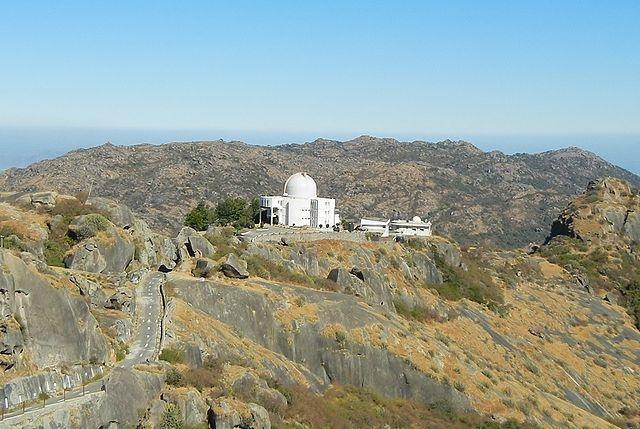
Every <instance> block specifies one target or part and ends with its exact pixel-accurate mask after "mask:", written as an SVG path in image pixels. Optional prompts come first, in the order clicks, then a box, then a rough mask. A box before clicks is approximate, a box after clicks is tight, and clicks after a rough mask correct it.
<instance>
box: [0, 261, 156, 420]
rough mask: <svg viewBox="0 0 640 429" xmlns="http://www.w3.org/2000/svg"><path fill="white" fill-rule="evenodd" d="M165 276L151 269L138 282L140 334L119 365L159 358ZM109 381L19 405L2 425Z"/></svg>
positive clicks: (95, 389)
mask: <svg viewBox="0 0 640 429" xmlns="http://www.w3.org/2000/svg"><path fill="white" fill-rule="evenodd" d="M165 279H166V277H165V274H163V273H159V272H150V273H148V274H146V275H145V276H144V277H143V278H142V279H141V280H140V282H139V283H138V285H137V287H136V299H135V315H136V323H135V326H136V334H135V336H134V337H133V341H132V342H131V343H130V346H129V353H128V354H127V355H126V356H125V358H124V359H123V360H122V361H121V362H120V363H119V364H118V366H123V367H126V368H131V367H133V366H134V365H137V364H140V363H146V362H153V361H155V360H157V358H158V354H159V353H160V347H161V341H162V318H163V317H164V304H163V297H162V286H163V284H164V282H165ZM107 378H108V375H107ZM106 383H107V380H105V379H101V380H98V381H94V382H92V383H88V384H86V385H85V386H84V389H82V388H78V389H74V390H68V391H66V392H65V393H64V394H63V393H56V394H55V395H51V397H50V398H49V399H47V401H46V404H44V407H43V402H42V401H39V402H36V403H31V404H30V405H28V406H25V408H24V412H23V410H22V408H20V407H18V409H17V410H15V411H12V412H10V413H6V414H3V415H2V417H3V418H2V420H0V428H3V427H5V426H8V425H10V426H11V427H20V423H19V421H20V419H23V418H26V417H30V416H31V415H32V414H35V413H36V412H42V411H43V408H45V409H46V408H49V407H53V408H59V407H60V406H61V403H63V402H65V403H68V404H72V403H75V402H79V401H81V400H82V399H83V398H86V396H87V395H90V394H100V393H102V389H103V386H104V385H105V384H106ZM24 427H27V426H24Z"/></svg>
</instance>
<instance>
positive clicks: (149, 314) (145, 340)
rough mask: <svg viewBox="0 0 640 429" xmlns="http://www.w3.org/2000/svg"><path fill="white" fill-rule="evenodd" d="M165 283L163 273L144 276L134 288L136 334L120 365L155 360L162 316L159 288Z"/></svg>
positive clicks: (129, 365)
mask: <svg viewBox="0 0 640 429" xmlns="http://www.w3.org/2000/svg"><path fill="white" fill-rule="evenodd" d="M164 281H165V275H164V274H163V273H157V272H153V273H149V274H147V275H145V276H144V277H143V278H142V280H141V281H140V284H138V287H137V288H136V324H137V327H138V329H137V333H136V335H135V337H134V340H133V342H132V343H131V344H130V346H129V353H128V354H127V356H126V357H125V358H124V360H123V361H122V362H121V365H123V366H126V367H132V366H133V365H136V364H139V363H144V362H146V361H147V360H148V361H149V362H152V361H154V360H156V359H157V357H158V353H159V350H158V349H159V346H160V335H161V332H160V325H161V320H162V316H163V311H162V296H161V295H160V286H161V285H162V284H163V283H164Z"/></svg>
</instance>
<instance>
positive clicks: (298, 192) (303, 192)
mask: <svg viewBox="0 0 640 429" xmlns="http://www.w3.org/2000/svg"><path fill="white" fill-rule="evenodd" d="M283 195H285V196H288V197H299V198H316V197H317V196H318V188H317V187H316V181H315V180H313V179H312V178H311V176H309V175H308V174H307V173H296V174H294V175H292V176H291V177H289V178H288V179H287V181H286V182H285V184H284V194H283Z"/></svg>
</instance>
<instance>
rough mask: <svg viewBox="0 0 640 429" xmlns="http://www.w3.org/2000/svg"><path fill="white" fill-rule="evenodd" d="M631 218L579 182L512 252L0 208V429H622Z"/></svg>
mask: <svg viewBox="0 0 640 429" xmlns="http://www.w3.org/2000/svg"><path fill="white" fill-rule="evenodd" d="M467 149H469V150H471V149H470V148H467ZM109 150H111V149H109ZM118 150H120V149H118ZM296 150H298V149H296ZM638 198H639V197H638V194H637V193H636V192H635V191H634V190H633V189H632V187H631V186H630V185H629V184H628V183H626V182H623V181H621V180H618V179H612V178H607V179H604V180H601V181H598V182H593V183H591V184H589V186H588V189H587V191H586V192H585V193H583V194H582V195H580V196H579V197H577V198H576V199H575V200H574V201H573V202H572V203H571V204H570V205H569V206H568V207H567V208H566V209H565V210H563V211H561V212H560V215H559V216H558V217H557V219H556V221H555V222H553V225H552V226H551V228H549V227H547V231H549V229H550V231H551V232H550V233H549V238H548V240H547V241H546V243H544V244H541V246H539V248H537V249H536V248H533V249H531V250H530V251H529V252H525V251H523V250H501V249H497V248H495V247H493V246H491V247H482V246H465V247H463V248H461V247H460V246H459V245H458V244H457V243H456V242H454V241H452V240H450V239H448V238H444V237H431V238H428V239H411V240H408V241H405V242H393V241H368V240H366V236H365V235H364V234H363V236H362V238H363V240H360V241H353V240H341V239H339V235H340V233H336V235H332V236H331V237H332V239H324V240H322V239H321V240H316V241H308V242H307V241H302V240H295V239H291V238H288V239H287V240H274V241H273V242H259V243H256V242H252V241H251V240H246V241H245V240H243V238H244V237H243V236H242V235H241V234H238V233H237V232H236V231H234V230H233V229H232V228H220V227H211V228H209V229H208V230H207V231H195V230H192V229H190V228H182V229H181V230H180V231H179V233H178V234H176V235H175V236H173V237H169V236H166V235H163V234H161V233H157V232H155V231H153V229H152V228H150V227H149V226H148V225H147V223H146V222H145V221H143V220H140V219H138V218H137V217H136V216H135V215H134V213H133V212H132V211H131V210H130V209H129V208H127V207H126V206H125V205H123V204H121V203H118V202H116V201H113V200H107V199H105V198H102V197H99V198H97V197H94V198H90V199H88V200H87V201H86V202H85V201H84V200H78V199H77V198H75V197H70V196H66V195H63V194H58V193H55V192H38V193H31V192H27V193H12V194H3V195H2V196H1V197H0V235H2V236H4V237H5V241H4V246H5V248H4V249H1V250H0V268H1V270H0V310H2V311H1V313H0V368H2V369H3V371H2V372H1V375H0V383H2V388H1V389H0V406H2V404H8V409H7V410H4V411H5V412H4V416H5V420H3V421H2V427H8V428H24V427H29V428H33V427H36V428H45V427H70V428H87V427H104V428H107V427H108V428H124V427H139V428H180V427H197V428H205V427H208V428H215V429H220V428H225V429H226V428H252V429H270V428H272V427H274V428H290V429H294V428H295V429H302V428H309V429H313V428H325V427H332V428H345V429H346V428H352V427H371V428H387V427H389V428H423V427H431V428H467V427H475V428H504V429H506V428H534V427H545V428H547V427H550V428H551V427H553V428H555V427H568V428H584V427H589V428H612V427H616V426H617V427H624V428H629V427H631V428H633V427H638V425H639V424H640V401H639V399H638V395H637V392H638V390H639V389H640V376H639V374H640V332H639V331H638V329H637V327H636V326H634V324H635V323H637V319H635V318H634V312H633V306H632V305H631V304H632V303H633V302H637V297H638V295H637V294H636V293H637V291H638V286H637V285H638V283H637V280H638V278H639V276H638V274H639V273H638V267H639V266H640V264H639V263H638V259H637V258H638V256H637V255H638V252H637V244H638V241H637V234H638V232H639V231H638V219H637V213H638V210H637V209H638V206H637V202H638ZM550 223H551V222H550ZM154 303H155V304H157V305H154ZM156 332H158V334H157V335H155V333H156ZM101 386H104V388H101ZM84 390H86V391H88V394H87V395H84V396H82V395H81V392H82V391H84ZM64 395H66V400H64V401H63V398H65V396H64ZM5 401H6V402H5ZM23 406H24V407H25V409H26V410H25V412H24V413H22V412H21V410H22V407H23Z"/></svg>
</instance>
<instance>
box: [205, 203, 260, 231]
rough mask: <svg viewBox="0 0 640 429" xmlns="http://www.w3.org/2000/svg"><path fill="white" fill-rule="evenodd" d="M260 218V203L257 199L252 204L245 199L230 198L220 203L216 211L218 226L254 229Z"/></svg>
mask: <svg viewBox="0 0 640 429" xmlns="http://www.w3.org/2000/svg"><path fill="white" fill-rule="evenodd" d="M259 217H260V202H259V200H258V199H257V198H255V199H253V200H252V201H251V202H250V203H247V201H246V200H245V199H243V198H239V197H228V198H225V199H224V200H222V201H220V202H219V203H218V205H217V206H216V209H215V218H216V224H218V225H222V226H226V225H233V226H234V227H235V228H253V226H254V225H255V224H256V222H258V221H259Z"/></svg>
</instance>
